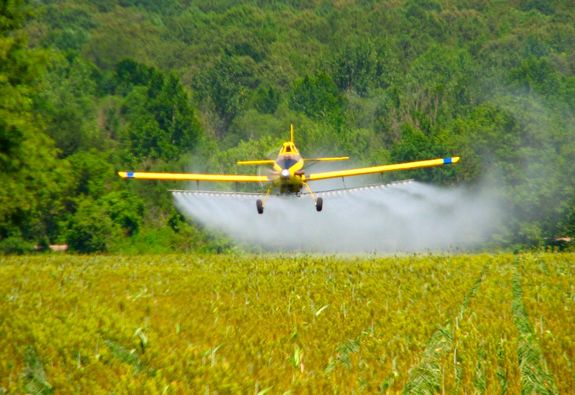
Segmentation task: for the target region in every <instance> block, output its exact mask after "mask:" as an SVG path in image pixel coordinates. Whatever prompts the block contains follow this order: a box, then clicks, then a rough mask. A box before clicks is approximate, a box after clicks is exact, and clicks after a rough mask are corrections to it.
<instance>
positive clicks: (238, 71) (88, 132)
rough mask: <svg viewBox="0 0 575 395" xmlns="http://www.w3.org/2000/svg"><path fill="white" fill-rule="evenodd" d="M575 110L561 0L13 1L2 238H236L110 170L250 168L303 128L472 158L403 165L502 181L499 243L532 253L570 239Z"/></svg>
mask: <svg viewBox="0 0 575 395" xmlns="http://www.w3.org/2000/svg"><path fill="white" fill-rule="evenodd" d="M574 121H575V8H574V7H573V5H572V2H571V1H567V0H550V1H544V0H514V1H505V2H501V1H494V0H458V1H447V0H389V1H387V0H386V1H369V0H363V1H361V0H357V1H336V2H329V1H320V0H307V1H306V0H297V1H296V0H292V1H235V0H218V1H213V0H212V1H194V2H192V1H189V0H166V1H161V2H159V1H153V0H98V1H96V0H74V1H72V0H58V1H55V0H45V1H27V2H26V1H21V0H3V1H2V2H1V3H0V185H1V187H0V250H1V251H3V252H5V253H15V252H16V253H17V252H25V251H29V250H32V249H34V248H36V249H38V248H39V249H46V248H47V246H48V245H49V244H62V243H66V244H68V245H69V247H70V249H71V250H73V251H80V252H94V251H110V252H120V251H123V252H128V253H130V252H132V253H138V252H154V251H155V252H168V251H189V250H201V251H224V250H226V249H229V248H232V247H231V244H230V243H229V242H228V241H227V240H225V238H222V237H221V236H218V235H214V234H211V233H209V232H207V231H205V230H203V229H201V227H200V226H199V225H197V224H193V223H192V224H190V223H187V222H186V221H185V220H184V219H183V217H182V216H181V215H180V214H179V213H178V212H177V211H176V210H175V209H174V208H173V203H172V200H171V196H170V194H169V193H168V192H167V191H166V190H167V189H168V188H169V187H173V186H174V185H167V184H160V183H156V182H143V183H132V182H124V181H122V180H120V179H119V178H118V177H117V176H116V174H115V171H116V170H120V169H123V170H126V169H138V170H148V171H149V170H157V171H192V170H193V171H210V172H215V171H230V172H246V171H248V172H249V171H253V169H240V168H236V165H235V161H236V160H240V159H254V158H264V157H267V156H269V153H270V152H273V151H274V150H275V149H277V147H278V146H279V144H280V143H281V141H283V140H284V139H285V138H286V137H287V131H288V130H289V124H290V123H294V124H295V125H296V130H297V138H298V146H299V147H300V150H301V151H302V152H303V153H304V154H307V155H314V154H317V153H323V154H326V153H327V154H330V155H340V154H346V155H350V156H351V157H352V158H354V160H355V163H358V164H366V165H368V164H381V163H388V162H401V161H409V160H418V159H428V158H434V157H442V156H447V155H460V156H461V157H462V158H463V159H462V161H461V163H460V165H458V166H456V167H451V168H448V169H433V170H420V171H415V172H412V173H410V174H408V175H407V176H409V177H412V178H416V179H418V180H421V181H425V182H432V183H435V184H439V185H462V184H464V185H469V187H470V188H473V187H474V186H477V185H485V183H486V182H489V183H491V184H492V185H497V186H498V191H499V193H500V195H501V199H503V201H504V202H505V204H506V208H507V209H508V211H509V212H510V213H512V215H511V216H510V217H509V219H508V220H507V221H506V223H505V224H504V225H503V226H502V227H501V228H500V229H499V230H498V232H497V233H496V234H495V235H494V236H493V238H492V240H491V241H490V244H489V248H492V247H497V248H506V249H511V248H537V247H540V246H543V245H544V244H545V243H546V241H549V240H553V239H555V238H557V237H565V236H575V182H574V181H573V180H574V179H575V167H574V166H573V164H574V163H575V129H574V126H573V125H574ZM401 177H402V178H405V177H406V174H401ZM389 179H391V178H389ZM180 187H181V186H180ZM254 212H255V209H254Z"/></svg>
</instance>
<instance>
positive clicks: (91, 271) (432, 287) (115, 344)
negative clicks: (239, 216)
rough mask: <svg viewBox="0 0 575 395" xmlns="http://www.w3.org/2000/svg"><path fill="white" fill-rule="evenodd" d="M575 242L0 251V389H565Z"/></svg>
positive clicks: (574, 346)
mask: <svg viewBox="0 0 575 395" xmlns="http://www.w3.org/2000/svg"><path fill="white" fill-rule="evenodd" d="M574 262H575V256H574V255H573V254H547V255H545V254H538V255H535V254H525V255H518V256H512V255H477V256H444V257H439V256H436V257H424V256H411V257H403V258H391V257H390V258H369V259H368V258H359V257H356V258H347V259H346V258H333V257H332V258H328V257H316V258H314V257H303V256H302V257H285V256H277V257H271V256H266V257H259V256H249V255H248V256H238V255H236V256H232V255H220V256H217V255H210V256H202V255H194V254H187V255H162V256H159V255H156V256H139V257H126V256H110V257H101V256H100V257H90V256H88V257H78V256H76V257H74V256H49V257H41V256H35V257H30V256H26V257H9V258H2V259H0V295H3V301H2V303H0V317H1V318H0V349H1V350H2V358H1V359H0V391H3V392H7V393H20V392H26V393H29V392H43V393H51V392H54V393H84V392H122V393H123V392H153V393H156V392H164V393H198V392H210V393H211V392H218V393H221V392H232V393H252V392H254V393H265V392H266V391H268V392H270V393H284V392H286V391H289V390H291V391H293V392H313V393H317V392H321V393H324V392H329V393H332V392H338V393H352V392H367V393H376V392H386V391H387V392H390V393H399V392H400V391H404V392H405V393H416V394H421V393H442V392H445V393H475V392H478V393H489V394H491V393H513V394H517V393H548V394H555V393H569V392H570V391H571V389H572V388H573V386H574V385H575V383H574V382H573V379H574V376H573V365H572V361H573V357H574V353H575V332H574V331H573V327H574V325H575V315H574V314H570V313H569V312H570V311H571V310H572V309H573V286H572V279H573V276H574V275H575V272H574V270H575V269H574V268H575V265H574Z"/></svg>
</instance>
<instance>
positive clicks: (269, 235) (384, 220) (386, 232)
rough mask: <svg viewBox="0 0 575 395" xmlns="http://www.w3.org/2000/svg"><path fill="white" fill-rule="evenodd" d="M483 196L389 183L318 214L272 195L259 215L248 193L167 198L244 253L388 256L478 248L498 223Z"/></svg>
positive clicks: (303, 200) (495, 208) (347, 196)
mask: <svg viewBox="0 0 575 395" xmlns="http://www.w3.org/2000/svg"><path fill="white" fill-rule="evenodd" d="M478 191H480V192H478ZM481 191H482V192H481ZM489 191H490V189H489V188H480V189H476V190H474V191H471V190H467V189H466V188H464V187H455V188H443V187H436V186H431V185H428V184H423V183H419V182H411V183H407V184H394V185H390V186H387V187H385V188H379V189H374V190H359V191H351V192H344V193H341V194H337V195H335V196H332V195H328V196H325V197H324V208H323V211H322V212H316V210H315V206H314V202H313V201H312V199H311V198H310V197H309V196H301V197H295V196H286V197H282V196H272V197H270V198H269V199H268V201H267V204H266V207H265V212H264V214H263V215H258V214H257V212H256V204H255V200H256V197H255V196H254V197H252V196H241V197H238V196H210V195H196V194H193V193H181V192H174V198H175V201H176V206H177V207H178V209H179V210H180V211H181V212H182V213H183V214H184V215H185V216H187V217H189V218H191V219H194V220H195V221H199V222H200V223H202V224H203V225H205V226H206V227H207V228H208V229H211V230H215V231H221V232H224V233H225V234H227V235H228V236H229V237H231V238H233V239H234V240H236V241H237V242H238V243H240V244H242V245H244V246H246V247H248V248H249V247H250V246H259V247H261V248H262V249H264V250H268V251H290V252H291V251H299V252H320V253H336V252H345V253H371V252H378V253H396V252H426V251H456V250H457V251H459V250H469V249H472V248H475V247H477V246H479V245H481V243H483V242H485V241H486V240H487V239H488V237H489V236H490V235H491V233H492V232H493V231H494V230H495V229H496V228H497V226H498V224H499V222H500V221H501V220H502V219H503V218H502V214H503V210H501V209H500V206H499V204H498V200H497V198H496V197H495V194H493V193H490V192H489Z"/></svg>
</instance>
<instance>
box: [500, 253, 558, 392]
mask: <svg viewBox="0 0 575 395" xmlns="http://www.w3.org/2000/svg"><path fill="white" fill-rule="evenodd" d="M519 260H520V259H519V257H516V258H515V264H514V266H515V271H514V273H513V283H512V284H513V285H512V287H513V302H512V306H511V309H512V312H513V320H514V323H515V326H516V327H517V330H518V331H519V342H518V345H517V356H518V358H519V369H520V372H521V393H523V394H531V393H536V394H558V393H559V391H558V390H557V385H556V384H555V380H554V378H553V375H552V374H551V373H550V372H549V369H548V368H547V363H546V362H545V358H544V357H543V353H542V352H541V346H540V345H539V341H538V339H537V335H536V334H535V332H534V331H533V327H532V326H531V324H530V323H529V315H528V314H527V310H526V309H525V305H524V304H523V289H522V286H521V273H520V272H519Z"/></svg>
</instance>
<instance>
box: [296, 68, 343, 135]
mask: <svg viewBox="0 0 575 395" xmlns="http://www.w3.org/2000/svg"><path fill="white" fill-rule="evenodd" d="M344 104H345V100H344V98H343V96H341V94H340V93H339V91H338V89H337V86H336V84H335V83H334V82H333V81H332V79H331V78H330V76H329V75H327V74H325V73H319V74H317V75H311V76H309V75H308V76H305V77H304V78H302V79H299V80H297V81H296V82H295V83H294V86H293V88H292V92H291V95H290V98H289V105H290V108H291V109H292V110H294V111H301V112H303V113H304V114H306V115H307V116H309V117H310V118H312V119H316V120H321V119H324V120H328V121H332V120H333V121H334V124H339V123H340V122H341V121H342V116H343V114H342V113H343V108H344Z"/></svg>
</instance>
